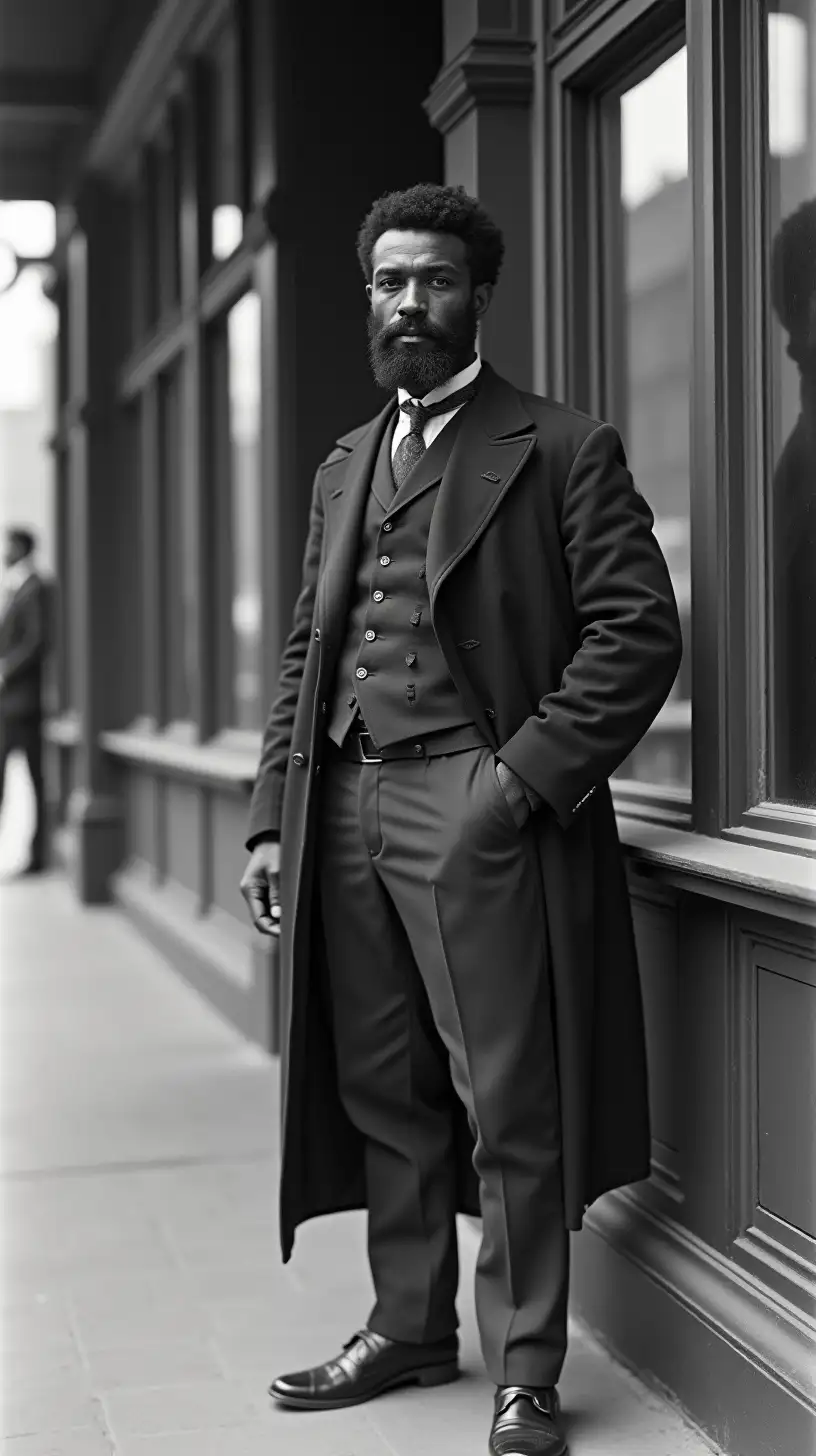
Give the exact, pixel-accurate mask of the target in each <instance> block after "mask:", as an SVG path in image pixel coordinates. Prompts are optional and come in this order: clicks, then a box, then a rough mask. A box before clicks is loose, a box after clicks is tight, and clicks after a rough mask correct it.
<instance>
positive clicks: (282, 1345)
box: [0, 877, 711, 1456]
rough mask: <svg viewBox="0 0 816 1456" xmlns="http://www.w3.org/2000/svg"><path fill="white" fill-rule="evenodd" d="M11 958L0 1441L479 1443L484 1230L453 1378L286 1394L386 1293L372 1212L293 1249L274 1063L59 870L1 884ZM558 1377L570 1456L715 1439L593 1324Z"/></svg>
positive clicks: (350, 1449)
mask: <svg viewBox="0 0 816 1456" xmlns="http://www.w3.org/2000/svg"><path fill="white" fill-rule="evenodd" d="M0 964H1V965H2V1002H1V1009H2V1027H1V1035H2V1047H1V1051H2V1127H1V1137H2V1142H1V1144H0V1146H1V1148H2V1184H1V1185H0V1186H2V1218H3V1270H2V1274H3V1277H2V1311H3V1314H2V1338H3V1354H2V1372H3V1439H2V1442H0V1449H2V1452H3V1453H7V1456H113V1453H115V1456H270V1453H280V1456H480V1453H481V1452H483V1451H484V1450H485V1449H486V1435H487V1430H488V1426H489V1417H490V1409H491V1387H490V1386H489V1384H488V1382H487V1380H486V1379H485V1376H484V1374H483V1372H482V1370H481V1365H480V1360H479V1355H478V1346H477V1341H476V1336H475V1329H474V1320H473V1310H472V1301H471V1297H470V1287H471V1283H472V1279H471V1276H472V1267H473V1254H474V1237H473V1234H472V1232H471V1231H470V1230H469V1229H467V1228H463V1230H462V1239H463V1248H464V1260H463V1262H464V1267H465V1276H464V1279H463V1293H462V1299H461V1309H462V1316H463V1337H464V1350H463V1357H464V1358H463V1364H464V1368H465V1374H464V1378H463V1379H462V1380H461V1381H460V1382H459V1383H458V1384H456V1385H453V1386H449V1387H446V1388H444V1389H441V1390H436V1391H429V1392H423V1393H422V1394H420V1393H419V1392H418V1391H406V1392H399V1393H394V1394H392V1395H389V1396H387V1397H385V1398H384V1399H382V1400H380V1401H378V1402H375V1403H372V1404H370V1405H368V1406H366V1407H363V1408H361V1409H360V1410H358V1411H356V1412H351V1413H342V1414H340V1415H336V1414H327V1415H319V1416H309V1415H306V1416H303V1415H300V1414H292V1413H284V1412H280V1411H277V1410H270V1408H269V1404H270V1403H269V1401H268V1398H267V1396H266V1387H267V1385H268V1382H269V1378H270V1376H271V1375H272V1374H273V1373H274V1372H276V1371H277V1370H279V1369H280V1368H292V1367H295V1366H299V1365H301V1364H302V1363H305V1362H307V1363H311V1362H312V1361H313V1360H317V1359H320V1358H325V1357H326V1356H328V1355H329V1354H331V1353H333V1352H334V1350H335V1349H336V1348H337V1347H339V1344H340V1342H341V1341H342V1340H344V1339H345V1338H347V1336H348V1335H349V1334H351V1333H352V1331H353V1330H354V1329H355V1328H356V1327H357V1325H358V1324H360V1323H361V1322H362V1321H363V1320H364V1318H365V1313H366V1310H367V1307H368V1303H369V1300H370V1297H371V1291H370V1287H369V1281H368V1276H367V1272H366V1267H365V1260H364V1242H363V1236H364V1229H363V1222H362V1219H361V1218H360V1217H356V1216H355V1217H345V1216H344V1217H342V1218H337V1219H331V1220H323V1221H321V1222H320V1223H318V1224H316V1225H313V1226H310V1227H308V1228H307V1229H306V1230H305V1231H304V1232H303V1234H302V1236H301V1238H300V1239H299V1244H298V1251H297V1254H296V1257H295V1259H294V1261H293V1262H292V1263H291V1264H290V1265H289V1266H288V1267H287V1268H286V1269H284V1268H282V1266H281V1264H280V1261H279V1256H278V1249H277V1239H276V1230H275V1213H274V1208H275V1177H276V1148H275V1141H276V1136H275V1135H276V1078H275V1068H274V1064H273V1063H272V1062H270V1060H269V1059H268V1058H267V1056H266V1055H265V1053H263V1052H261V1051H259V1050H257V1049H255V1048H254V1047H252V1046H249V1045H248V1044H247V1043H246V1042H245V1041H244V1040H242V1039H241V1038H240V1037H239V1036H238V1035H237V1034H236V1033H235V1032H233V1030H232V1029H231V1028H229V1027H228V1026H226V1025H225V1024H224V1023H223V1022H222V1021H221V1020H220V1019H219V1018H218V1017H217V1016H216V1015H215V1013H214V1012H213V1011H212V1010H211V1009H210V1008H209V1006H207V1005H205V1004H204V1003H203V1002H202V1001H200V1000H199V999H198V998H197V996H196V995H195V994H194V993H193V992H191V991H190V990H188V989H187V988H186V987H185V986H183V985H182V984H181V983H180V981H179V979H178V977H177V976H176V975H175V974H174V973H173V972H172V971H171V970H170V969H169V968H167V967H166V966H165V965H164V964H163V962H162V961H161V960H160V959H159V958H158V957H157V956H156V955H155V954H154V953H153V952H152V951H151V950H149V949H148V948H146V947H145V945H143V944H142V942H141V941H140V940H139V939H138V938H137V937H136V936H135V935H134V934H133V932H132V931H131V929H130V928H129V926H128V925H127V924H126V923H125V921H124V920H123V919H122V918H121V917H120V916H119V914H118V913H117V912H116V911H114V910H107V909H102V910H91V911H88V910H82V909H81V908H80V907H79V906H78V905H77V904H76V902H75V900H74V898H73V896H72V895H71V893H70V891H69V890H68V889H67V888H66V887H65V886H64V885H63V883H62V882H61V881H60V879H59V878H57V877H53V878H49V879H47V880H45V881H42V882H35V881H29V882H20V883H17V884H13V885H6V886H3V888H2V890H0ZM561 1388H562V1394H563V1400H564V1405H565V1409H566V1411H567V1413H568V1417H569V1421H570V1431H571V1450H572V1452H573V1456H638V1453H642V1456H704V1453H707V1452H709V1451H710V1449H711V1448H710V1447H709V1446H708V1445H707V1444H706V1443H705V1442H704V1441H703V1440H702V1439H701V1437H700V1436H699V1435H697V1434H696V1432H694V1431H692V1430H690V1429H689V1428H688V1427H687V1426H685V1425H684V1424H683V1423H682V1421H681V1420H680V1419H679V1418H678V1416H677V1415H676V1414H675V1413H674V1411H673V1410H672V1409H670V1408H669V1407H668V1406H667V1405H665V1404H663V1403H662V1401H661V1400H659V1399H658V1398H657V1397H656V1396H655V1395H653V1394H651V1393H649V1392H647V1391H646V1390H645V1389H644V1388H643V1387H642V1386H641V1385H640V1384H639V1383H638V1382H637V1381H635V1380H634V1379H633V1378H632V1377H631V1376H630V1375H628V1374H627V1373H625V1372H624V1371H622V1370H621V1369H620V1368H618V1367H617V1366H616V1365H615V1364H613V1363H612V1362H611V1361H610V1360H609V1359H608V1358H607V1356H606V1355H605V1354H604V1353H603V1352H602V1351H601V1350H600V1349H598V1348H597V1347H596V1346H595V1345H594V1344H593V1343H592V1342H591V1341H590V1340H589V1339H587V1338H585V1337H583V1336H582V1335H581V1334H579V1333H578V1332H576V1334H575V1337H574V1339H573V1343H572V1347H571V1353H570V1356H569V1360H568V1363H567V1367H566V1372H565V1377H564V1380H563V1383H562V1387H561Z"/></svg>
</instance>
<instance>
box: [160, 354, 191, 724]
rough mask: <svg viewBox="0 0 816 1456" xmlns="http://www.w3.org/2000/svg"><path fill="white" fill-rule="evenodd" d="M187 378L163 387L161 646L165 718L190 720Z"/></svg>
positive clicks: (171, 377) (170, 377)
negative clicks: (184, 428) (184, 454)
mask: <svg viewBox="0 0 816 1456" xmlns="http://www.w3.org/2000/svg"><path fill="white" fill-rule="evenodd" d="M181 431H182V378H181V368H180V367H179V366H177V367H176V368H174V369H172V370H171V371H169V372H168V373H167V374H165V375H163V376H162V379H161V387H160V391H159V432H160V441H161V488H160V499H161V511H162V528H163V529H162V538H163V539H162V542H161V547H162V556H163V560H162V562H161V569H162V570H163V574H164V592H163V606H164V609H165V612H166V617H165V620H166V623H167V633H166V637H165V639H164V641H163V644H162V650H163V677H164V702H165V716H166V718H167V720H168V721H169V722H181V721H187V720H188V719H189V718H190V717H191V716H192V693H191V690H190V688H191V683H190V670H189V662H188V654H187V640H188V635H189V634H188V632H187V623H188V620H189V615H190V608H189V605H188V601H187V595H186V592H185V579H186V575H187V572H186V567H185V560H184V553H185V548H186V545H187V543H186V532H185V530H184V498H183V489H184V482H183V478H182V465H183V462H182V454H181V438H182V436H181Z"/></svg>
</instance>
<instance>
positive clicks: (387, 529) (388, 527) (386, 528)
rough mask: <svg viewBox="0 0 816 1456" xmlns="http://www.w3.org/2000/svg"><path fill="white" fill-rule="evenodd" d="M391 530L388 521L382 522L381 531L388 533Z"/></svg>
mask: <svg viewBox="0 0 816 1456" xmlns="http://www.w3.org/2000/svg"><path fill="white" fill-rule="evenodd" d="M391 529H392V526H391V522H390V521H383V530H384V531H390V530H391Z"/></svg>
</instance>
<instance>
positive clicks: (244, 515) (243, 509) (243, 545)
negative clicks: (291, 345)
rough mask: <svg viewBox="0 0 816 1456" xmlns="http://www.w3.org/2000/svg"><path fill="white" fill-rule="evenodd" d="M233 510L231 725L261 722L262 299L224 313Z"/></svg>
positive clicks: (250, 298)
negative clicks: (225, 321) (232, 709)
mask: <svg viewBox="0 0 816 1456" xmlns="http://www.w3.org/2000/svg"><path fill="white" fill-rule="evenodd" d="M227 351H228V380H229V385H228V388H229V438H230V476H231V482H230V483H231V511H232V523H231V524H232V616H231V620H232V641H233V704H234V711H233V724H234V726H235V727H237V728H259V727H260V726H261V695H260V688H261V549H260V528H261V409H260V404H261V304H260V299H259V298H258V295H257V294H256V293H247V294H245V295H244V297H243V298H242V299H241V300H240V302H239V303H236V305H235V307H234V308H232V309H231V310H230V312H229V315H228V317H227Z"/></svg>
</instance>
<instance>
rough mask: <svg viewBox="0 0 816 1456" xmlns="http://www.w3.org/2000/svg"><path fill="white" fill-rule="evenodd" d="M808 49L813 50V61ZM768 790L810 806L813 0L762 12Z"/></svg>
mask: <svg viewBox="0 0 816 1456" xmlns="http://www.w3.org/2000/svg"><path fill="white" fill-rule="evenodd" d="M808 57H810V58H811V61H810V64H808ZM768 131H769V151H770V157H769V183H770V188H769V192H770V222H771V233H772V238H773V242H772V250H771V300H772V304H773V311H774V318H773V325H772V330H771V337H770V360H769V365H770V379H771V420H770V434H771V449H772V459H773V474H772V478H771V481H770V489H769V531H770V540H771V550H770V552H769V554H768V562H769V570H770V573H771V581H770V589H769V600H770V606H771V630H770V634H769V642H770V650H771V658H770V677H771V686H772V694H771V699H772V717H771V746H770V748H771V751H770V785H769V787H770V792H771V797H772V798H774V799H776V800H778V801H781V802H783V803H792V804H799V805H802V806H808V807H814V806H816V589H815V587H816V583H815V581H814V578H815V577H816V0H800V3H798V4H795V5H794V4H792V3H791V4H779V5H777V6H774V7H773V9H772V11H771V13H770V14H769V15H768Z"/></svg>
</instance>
